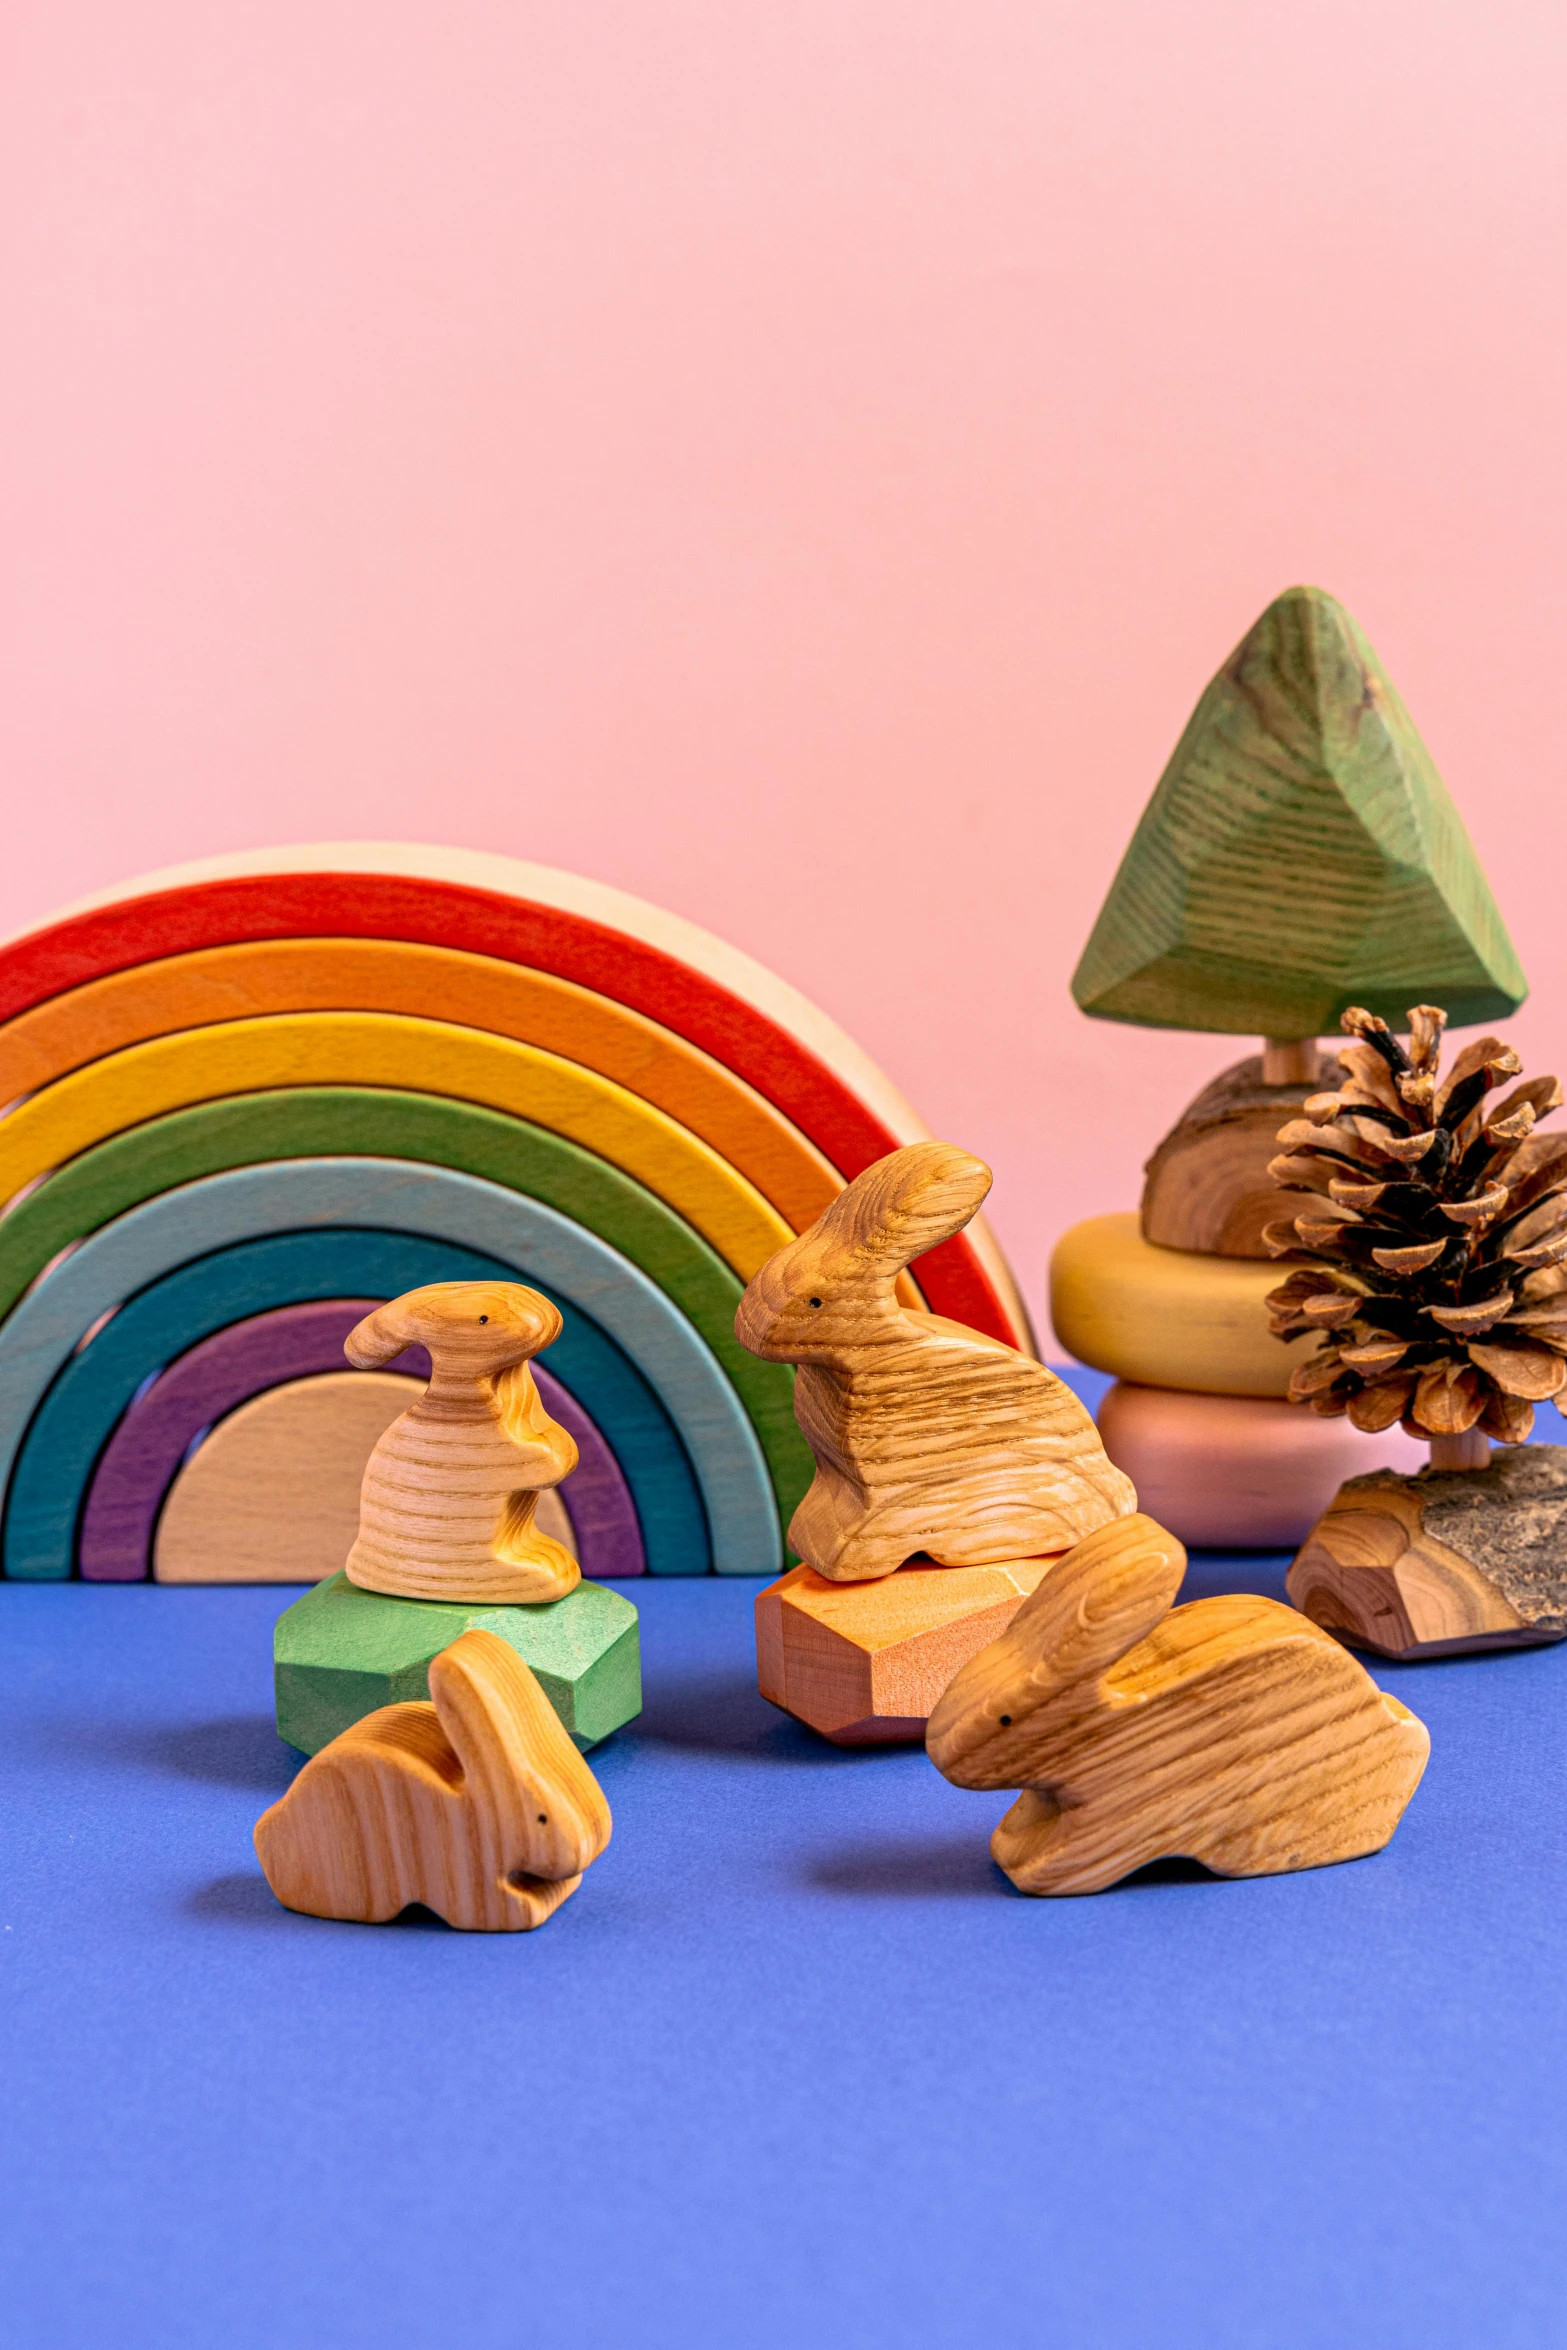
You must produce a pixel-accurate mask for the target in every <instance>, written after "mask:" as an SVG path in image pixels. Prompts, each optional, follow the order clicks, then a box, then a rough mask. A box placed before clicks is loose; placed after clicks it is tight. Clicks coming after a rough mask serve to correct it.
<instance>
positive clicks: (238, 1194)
mask: <svg viewBox="0 0 1567 2350" xmlns="http://www.w3.org/2000/svg"><path fill="white" fill-rule="evenodd" d="M3 1131H4V1129H3V1128H0V1132H3ZM310 1226H315V1227H318V1228H324V1227H342V1228H352V1227H355V1226H360V1227H374V1228H377V1229H381V1230H386V1231H402V1232H407V1233H414V1234H420V1235H423V1236H426V1237H430V1238H435V1239H440V1240H442V1241H446V1242H448V1243H451V1244H454V1245H457V1246H459V1247H465V1248H469V1249H472V1250H474V1251H477V1252H480V1253H482V1254H483V1255H485V1256H486V1257H488V1258H489V1259H491V1260H492V1261H498V1263H499V1265H500V1267H501V1268H502V1269H503V1272H504V1274H505V1275H506V1276H509V1277H513V1278H522V1277H524V1276H526V1277H527V1278H528V1279H529V1280H530V1281H532V1282H534V1283H537V1285H538V1286H540V1287H541V1288H543V1289H544V1290H545V1293H546V1295H548V1296H550V1297H553V1298H555V1299H556V1300H557V1301H560V1302H566V1303H570V1304H572V1305H574V1306H576V1307H578V1308H579V1309H580V1310H581V1311H582V1312H583V1313H585V1314H589V1315H591V1317H592V1319H593V1320H594V1321H595V1322H596V1323H597V1324H598V1325H599V1326H600V1328H601V1329H602V1330H604V1331H605V1332H606V1333H607V1334H608V1336H609V1337H610V1338H611V1339H613V1340H614V1342H615V1344H616V1345H617V1346H618V1347H619V1348H621V1350H622V1351H623V1352H624V1353H625V1354H626V1355H627V1356H628V1357H629V1358H630V1360H631V1362H632V1364H633V1365H634V1366H635V1367H636V1369H637V1370H638V1371H639V1372H640V1373H641V1374H642V1376H643V1378H644V1380H645V1382H646V1384H647V1385H648V1386H649V1387H650V1388H651V1389H652V1390H653V1392H654V1393H655V1394H656V1395H657V1396H658V1397H659V1398H660V1400H661V1402H662V1404H663V1406H664V1408H665V1409H666V1411H667V1412H668V1415H669V1417H670V1419H671V1420H672V1421H673V1422H674V1424H675V1426H676V1427H677V1429H678V1430H679V1436H680V1441H681V1443H682V1444H683V1446H684V1448H685V1451H686V1453H687V1454H688V1455H689V1458H690V1462H691V1466H692V1468H693V1470H694V1471H695V1475H696V1479H697V1483H698V1485H699V1487H700V1489H701V1493H702V1501H703V1506H704V1510H705V1513H706V1517H707V1521H708V1526H709V1529H710V1531H711V1533H712V1537H713V1544H714V1556H715V1558H716V1559H720V1560H722V1561H723V1562H724V1570H725V1571H726V1572H728V1573H734V1574H739V1573H745V1574H769V1573H777V1571H778V1570H779V1568H781V1567H782V1565H783V1563H784V1562H783V1556H782V1543H781V1535H780V1528H779V1525H778V1516H777V1511H776V1509H775V1507H774V1504H773V1499H772V1490H771V1486H770V1484H769V1481H768V1477H767V1466H766V1461H765V1459H764V1457H763V1454H762V1450H761V1447H760V1445H759V1443H758V1442H757V1438H756V1433H755V1430H754V1429H753V1428H752V1426H751V1423H750V1420H749V1418H748V1417H747V1415H746V1413H745V1411H744V1408H743V1407H742V1405H741V1403H740V1400H739V1398H738V1396H737V1395H736V1393H735V1390H734V1388H733V1387H732V1386H731V1384H730V1383H729V1381H728V1380H727V1379H726V1378H725V1377H724V1374H723V1372H722V1370H721V1369H720V1367H719V1365H718V1363H717V1362H716V1361H715V1359H714V1357H713V1356H712V1354H711V1353H710V1352H709V1351H708V1349H707V1348H706V1347H705V1346H704V1345H703V1344H702V1342H701V1340H700V1338H699V1337H698V1336H697V1334H696V1332H695V1331H694V1330H693V1329H692V1327H691V1325H690V1323H689V1322H688V1321H687V1320H686V1318H685V1316H684V1315H683V1314H681V1313H679V1312H678V1311H677V1310H676V1309H675V1308H674V1307H673V1306H672V1305H671V1304H670V1302H669V1300H668V1298H666V1297H665V1296H664V1294H663V1292H662V1291H661V1290H660V1289H658V1288H657V1287H656V1285H655V1284H654V1283H653V1282H651V1281H648V1280H647V1279H646V1278H645V1277H644V1276H643V1275H642V1274H640V1273H639V1272H638V1271H637V1270H636V1268H635V1266H633V1265H630V1264H628V1263H627V1262H626V1260H625V1259H624V1258H623V1257H620V1256H618V1255H616V1254H615V1253H614V1252H613V1251H612V1250H609V1249H606V1248H605V1247H604V1246H603V1244H602V1242H599V1241H597V1240H595V1239H594V1237H593V1236H592V1235H591V1234H590V1233H588V1232H586V1231H585V1230H584V1229H583V1228H582V1226H581V1225H578V1224H573V1223H571V1222H569V1221H568V1220H567V1219H566V1218H565V1217H563V1216H558V1215H556V1214H555V1213H554V1211H553V1210H551V1209H548V1208H545V1207H544V1206H542V1205H541V1204H540V1203H539V1202H538V1201H536V1200H530V1199H526V1198H524V1197H522V1196H521V1195H519V1194H518V1193H516V1192H511V1191H507V1190H504V1189H503V1188H502V1187H501V1186H500V1185H498V1184H492V1183H482V1182H479V1181H478V1180H476V1179H475V1178H474V1177H472V1176H468V1175H458V1174H455V1173H453V1172H452V1171H451V1170H449V1169H444V1168H436V1167H428V1166H423V1165H412V1164H410V1163H408V1162H406V1161H396V1162H393V1161H377V1160H373V1159H340V1160H332V1159H319V1160H309V1161H285V1162H282V1163H280V1164H278V1165H274V1166H263V1167H247V1168H240V1169H237V1170H236V1171H235V1172H233V1173H232V1174H228V1175H218V1176H213V1177H211V1178H209V1179H208V1180H207V1181H206V1182H204V1183H193V1184H189V1185H187V1186H185V1187H184V1189H183V1190H181V1191H180V1192H178V1193H166V1194H165V1195H164V1196H163V1197H162V1198H160V1199H157V1200H151V1201H149V1202H148V1203H147V1204H146V1205H145V1206H144V1207H141V1208H137V1209H135V1210H134V1211H133V1212H132V1213H131V1214H130V1215H128V1216H122V1217H120V1218H119V1219H118V1220H117V1221H116V1223H114V1224H113V1225H110V1226H106V1227H105V1228H104V1230H103V1231H101V1232H99V1233H96V1234H95V1235H94V1236H93V1238H92V1239H91V1240H89V1241H86V1242H84V1243H83V1245H82V1247H81V1248H80V1249H78V1250H77V1251H76V1252H75V1253H74V1255H72V1256H70V1257H68V1258H67V1259H66V1260H65V1262H64V1263H63V1264H62V1265H60V1266H58V1267H57V1268H56V1270H55V1271H54V1272H53V1273H51V1274H50V1275H48V1277H47V1278H46V1279H45V1280H44V1281H42V1282H41V1283H40V1284H39V1285H38V1286H37V1288H35V1289H34V1290H33V1291H32V1292H31V1293H30V1294H29V1296H28V1297H27V1298H26V1299H25V1300H24V1301H23V1303H22V1304H21V1305H20V1306H19V1307H17V1308H16V1310H15V1312H14V1313H13V1315H12V1316H11V1318H10V1321H9V1322H8V1324H7V1325H6V1342H5V1344H4V1345H0V1467H4V1468H6V1469H9V1466H10V1463H11V1461H12V1460H13V1459H14V1457H15V1448H16V1445H17V1442H18V1440H19V1438H20V1436H21V1434H22V1432H23V1431H24V1430H25V1428H26V1426H27V1422H28V1419H29V1418H30V1417H31V1414H32V1412H33V1411H34V1409H35V1408H36V1406H37V1404H38V1403H39V1401H41V1399H42V1396H43V1393H44V1391H45V1389H46V1388H47V1387H48V1385H49V1383H50V1381H52V1380H53V1378H54V1377H55V1374H56V1373H57V1372H58V1371H59V1370H60V1369H61V1368H62V1367H63V1366H64V1364H65V1363H66V1361H67V1360H68V1358H69V1357H70V1355H71V1353H72V1351H73V1350H74V1348H75V1347H76V1346H77V1345H78V1344H79V1342H80V1341H81V1339H82V1337H83V1336H84V1334H85V1333H86V1331H87V1330H88V1329H89V1328H91V1326H92V1324H93V1323H94V1322H95V1321H96V1320H97V1319H98V1317H99V1316H100V1315H102V1314H103V1313H105V1312H107V1311H108V1309H109V1308H110V1307H111V1306H113V1305H116V1304H118V1303H119V1302H120V1300H122V1299H124V1298H126V1297H128V1296H130V1295H131V1294H132V1293H133V1292H135V1291H137V1290H139V1289H140V1288H141V1287H142V1286H143V1285H144V1284H145V1283H146V1282H148V1281H152V1280H156V1279H157V1278H158V1277H159V1276H160V1275H161V1274H162V1273H164V1272H166V1271H170V1270H172V1269H173V1267H174V1266H175V1265H177V1264H179V1263H182V1262H184V1261H186V1260H188V1259H191V1258H193V1257H196V1256H198V1255H203V1254H205V1253H206V1252H208V1251H209V1250H215V1249H222V1248H227V1247H231V1246H233V1245H235V1244H238V1243H242V1242H245V1241H250V1240H253V1239H255V1238H256V1237H258V1236H259V1235H261V1234H264V1233H268V1232H286V1231H291V1230H299V1229H301V1228H304V1227H310ZM488 1269H489V1268H488V1267H486V1268H485V1270H486V1271H488ZM332 1286H333V1290H334V1291H335V1292H339V1293H340V1292H341V1289H342V1287H343V1284H342V1283H341V1282H337V1283H334V1284H333V1285H332ZM266 1302H267V1303H277V1304H283V1303H289V1302H297V1300H287V1299H283V1298H277V1299H269V1300H267V1301H266ZM246 1310H252V1309H249V1308H247V1307H243V1306H240V1305H237V1304H236V1306H235V1308H234V1311H233V1313H232V1314H227V1315H224V1316H223V1317H222V1318H223V1319H224V1320H230V1319H233V1318H235V1317H236V1316H237V1314H238V1313H240V1312H242V1311H246ZM119 1318H120V1317H118V1316H116V1320H118V1319H119ZM112 1328H113V1325H112V1324H111V1325H110V1329H108V1330H105V1331H104V1332H103V1334H102V1336H103V1338H104V1339H105V1340H109V1342H110V1354H111V1356H112V1355H113V1353H114V1349H115V1344H116V1342H115V1341H114V1340H113V1339H112V1338H111V1336H110V1332H111V1330H112ZM205 1335H206V1332H204V1331H198V1332H196V1333H193V1337H200V1336H205ZM186 1343H191V1341H190V1340H187V1341H186ZM88 1351H89V1352H90V1351H91V1349H89V1350H88ZM161 1359H162V1360H164V1361H166V1360H167V1359H168V1357H167V1356H164V1357H163V1358H161ZM158 1362H159V1358H156V1357H155V1358H154V1360H153V1361H152V1362H151V1363H148V1364H147V1365H146V1366H145V1369H146V1370H152V1369H156V1368H157V1367H158ZM129 1400H130V1398H129V1396H128V1395H127V1396H125V1397H124V1399H123V1401H122V1404H121V1409H123V1408H124V1404H125V1403H128V1402H129ZM594 1416H595V1418H598V1417H599V1414H598V1413H597V1412H596V1411H595V1413H594ZM601 1424H602V1422H601ZM58 1425H59V1423H58V1421H56V1426H57V1427H58ZM61 1434H62V1435H64V1434H65V1431H63V1430H62V1431H61ZM107 1434H108V1429H107V1428H104V1429H102V1430H101V1431H100V1432H99V1433H98V1436H97V1443H98V1444H101V1443H102V1441H103V1440H104V1438H105V1437H106V1436H107ZM96 1449H97V1445H96V1444H95V1445H94V1452H96ZM616 1449H617V1451H619V1449H620V1448H619V1447H618V1446H617V1448H616ZM621 1457H622V1458H624V1455H623V1454H622V1456H621ZM40 1466H41V1468H43V1473H44V1475H45V1476H46V1477H47V1476H48V1475H49V1471H48V1469H47V1468H46V1467H44V1464H43V1462H42V1461H41V1462H40ZM15 1519H16V1499H15V1495H14V1494H13V1496H12V1498H11V1501H10V1502H9V1504H8V1512H7V1528H6V1542H7V1557H8V1558H9V1557H11V1556H12V1555H13V1548H12V1546H13V1544H14V1543H15V1542H17V1540H18V1539H19V1537H18V1534H17V1533H16V1532H15V1531H14V1530H13V1522H14V1521H15ZM741 1562H744V1563H743V1564H742V1563H741Z"/></svg>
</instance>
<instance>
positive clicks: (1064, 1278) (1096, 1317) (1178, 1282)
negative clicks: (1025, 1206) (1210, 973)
mask: <svg viewBox="0 0 1567 2350" xmlns="http://www.w3.org/2000/svg"><path fill="white" fill-rule="evenodd" d="M3 1131H4V1130H3V1128H0V1133H3ZM1281 1278H1282V1276H1281V1274H1280V1272H1279V1269H1278V1267H1277V1266H1276V1265H1274V1264H1272V1263H1268V1264H1258V1263H1254V1262H1253V1261H1251V1260H1250V1259H1248V1258H1244V1257H1210V1256H1198V1255H1196V1254H1195V1253H1193V1252H1191V1251H1188V1250H1186V1249H1176V1248H1155V1247H1154V1245H1153V1243H1152V1242H1151V1241H1147V1240H1144V1238H1143V1236H1142V1233H1141V1231H1140V1230H1139V1229H1138V1222H1137V1218H1136V1216H1134V1215H1121V1216H1090V1217H1089V1218H1088V1220H1087V1222H1086V1223H1083V1224H1074V1225H1073V1226H1072V1228H1071V1230H1070V1231H1069V1232H1065V1233H1063V1234H1062V1236H1061V1238H1060V1240H1059V1241H1058V1242H1057V1243H1056V1248H1055V1253H1054V1255H1053V1256H1052V1258H1051V1260H1050V1316H1051V1320H1052V1321H1053V1322H1054V1324H1055V1330H1056V1336H1057V1338H1058V1339H1059V1340H1060V1342H1061V1344H1062V1345H1063V1346H1064V1347H1065V1348H1066V1349H1067V1352H1068V1353H1069V1354H1072V1355H1075V1356H1076V1357H1077V1360H1078V1361H1079V1362H1080V1363H1088V1364H1089V1365H1091V1366H1092V1368H1093V1369H1094V1370H1096V1371H1112V1372H1113V1373H1114V1374H1115V1376H1116V1377H1117V1378H1118V1379H1130V1380H1134V1381H1136V1383H1137V1384H1138V1385H1139V1386H1141V1387H1185V1388H1195V1389H1197V1391H1198V1392H1199V1393H1200V1394H1204V1395H1283V1394H1284V1393H1285V1392H1286V1390H1287V1389H1288V1387H1289V1383H1290V1373H1291V1372H1292V1371H1293V1369H1294V1368H1295V1365H1296V1364H1297V1363H1299V1362H1303V1361H1304V1360H1305V1358H1306V1357H1307V1356H1308V1355H1309V1354H1310V1353H1311V1352H1312V1351H1313V1350H1314V1348H1315V1346H1316V1343H1317V1339H1316V1334H1315V1333H1314V1332H1309V1333H1308V1334H1307V1335H1306V1336H1305V1337H1304V1338H1297V1339H1293V1340H1292V1341H1291V1342H1290V1344H1289V1345H1288V1346H1285V1345H1282V1344H1281V1343H1280V1341H1279V1340H1278V1339H1276V1338H1274V1337H1273V1336H1272V1335H1271V1334H1270V1332H1269V1329H1268V1316H1267V1312H1266V1309H1265V1307H1264V1305H1263V1299H1264V1298H1265V1297H1266V1296H1267V1294H1268V1292H1269V1290H1270V1289H1276V1288H1277V1287H1278V1285H1279V1282H1280V1279H1281Z"/></svg>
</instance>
